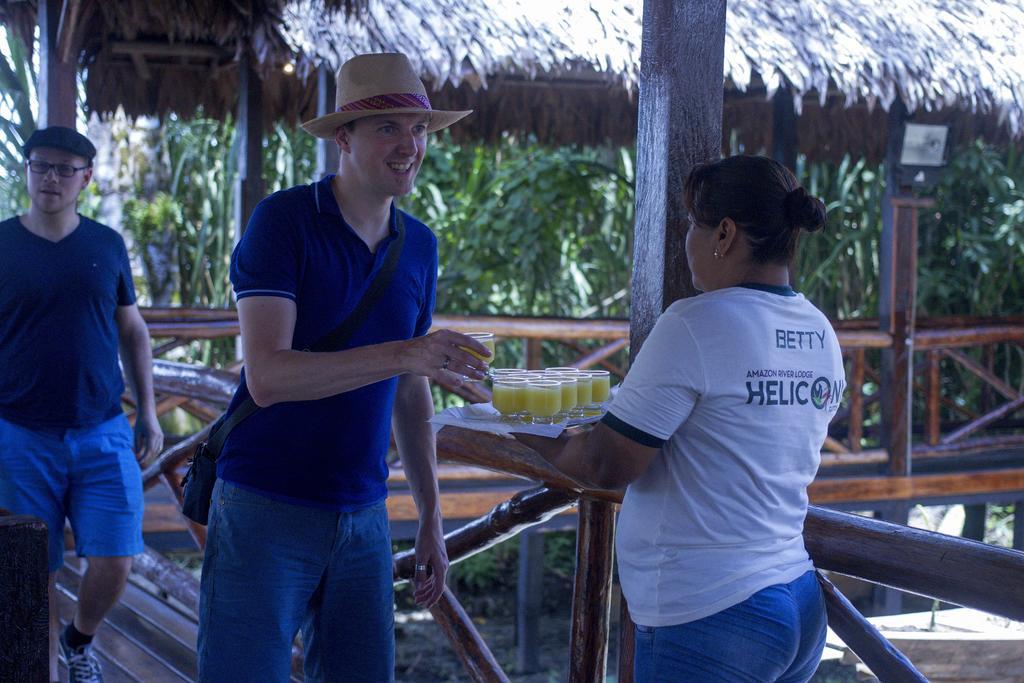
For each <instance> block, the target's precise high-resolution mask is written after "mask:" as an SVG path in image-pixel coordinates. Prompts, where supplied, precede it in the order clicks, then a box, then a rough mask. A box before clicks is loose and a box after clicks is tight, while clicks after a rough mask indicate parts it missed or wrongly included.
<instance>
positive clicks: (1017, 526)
mask: <svg viewBox="0 0 1024 683" xmlns="http://www.w3.org/2000/svg"><path fill="white" fill-rule="evenodd" d="M1013 548H1014V550H1024V498H1022V499H1021V500H1018V501H1016V502H1015V503H1014V504H1013Z"/></svg>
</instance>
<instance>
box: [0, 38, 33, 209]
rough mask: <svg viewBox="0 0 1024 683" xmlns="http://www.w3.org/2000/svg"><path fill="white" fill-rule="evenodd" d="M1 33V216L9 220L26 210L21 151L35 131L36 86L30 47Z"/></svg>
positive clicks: (18, 39)
mask: <svg viewBox="0 0 1024 683" xmlns="http://www.w3.org/2000/svg"><path fill="white" fill-rule="evenodd" d="M0 33H2V35H0V48H6V49H3V50H0V52H2V54H0V213H2V215H3V216H12V215H15V214H18V213H21V212H23V211H24V210H25V208H26V207H27V206H28V195H27V193H26V191H25V181H24V173H25V170H24V165H23V160H24V155H23V154H22V152H21V149H22V146H23V145H24V144H25V141H26V140H28V137H29V136H30V135H31V134H32V131H34V130H35V128H36V121H35V114H34V113H33V111H32V102H34V101H35V96H36V95H35V93H36V83H35V74H34V73H33V71H32V51H31V50H30V49H29V46H26V45H25V43H24V42H23V41H22V40H21V39H20V38H19V37H18V36H17V35H16V34H14V33H10V32H8V31H7V29H6V28H5V27H0Z"/></svg>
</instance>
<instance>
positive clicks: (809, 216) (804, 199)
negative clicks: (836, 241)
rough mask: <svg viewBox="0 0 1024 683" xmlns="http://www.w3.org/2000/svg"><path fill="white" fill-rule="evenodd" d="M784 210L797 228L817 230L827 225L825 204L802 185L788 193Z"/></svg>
mask: <svg viewBox="0 0 1024 683" xmlns="http://www.w3.org/2000/svg"><path fill="white" fill-rule="evenodd" d="M782 210H783V212H784V213H785V215H786V220H787V221H789V223H790V224H791V225H792V226H793V227H795V228H800V229H802V230H806V231H807V232H815V231H818V230H821V229H822V228H823V227H825V204H824V203H822V201H821V200H820V199H817V198H815V197H812V196H811V195H809V194H807V190H805V189H804V188H802V187H798V188H796V189H795V190H790V191H789V192H788V193H787V194H786V198H785V199H784V200H783V201H782Z"/></svg>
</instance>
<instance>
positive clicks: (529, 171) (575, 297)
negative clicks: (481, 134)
mask: <svg viewBox="0 0 1024 683" xmlns="http://www.w3.org/2000/svg"><path fill="white" fill-rule="evenodd" d="M633 183H634V178H633V158H632V155H631V153H630V152H628V151H626V150H624V149H620V150H610V149H580V148H569V147H559V148H554V149H548V148H543V147H541V146H539V145H538V144H537V143H536V142H533V141H525V142H519V141H515V140H513V139H511V138H504V139H503V140H502V141H501V143H500V144H499V145H497V146H495V147H483V146H463V145H457V144H454V143H452V142H451V140H450V138H449V137H448V136H447V135H442V136H439V138H438V139H437V141H436V142H434V144H433V146H432V148H431V149H430V150H429V151H428V153H427V156H426V159H425V161H424V164H423V168H422V169H421V171H420V176H419V179H418V180H417V189H416V192H415V193H414V194H413V195H412V196H411V197H409V198H408V199H407V200H404V201H403V204H404V205H405V206H406V208H408V210H409V211H410V212H411V213H413V214H414V215H416V216H418V217H420V218H421V219H423V220H424V221H425V222H426V223H427V224H428V225H430V226H431V227H432V228H433V229H434V231H435V232H436V233H437V235H438V241H439V247H438V249H439V257H440V268H439V271H440V272H439V276H438V300H437V309H438V310H439V311H445V312H458V313H475V314H504V315H510V314H515V315H554V316H593V315H595V314H596V315H599V316H625V315H627V309H626V299H625V297H623V296H622V295H621V294H620V295H619V298H615V295H616V294H617V293H620V292H621V293H624V292H625V291H626V289H627V287H628V285H629V278H630V265H629V263H630V253H631V249H630V245H631V237H632V234H631V233H632V229H631V228H632V224H633V206H634V199H633ZM605 300H607V301H605Z"/></svg>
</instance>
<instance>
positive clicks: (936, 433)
mask: <svg viewBox="0 0 1024 683" xmlns="http://www.w3.org/2000/svg"><path fill="white" fill-rule="evenodd" d="M925 356H926V358H927V359H928V360H927V362H928V390H927V391H926V392H925V401H926V403H927V408H926V410H925V420H926V423H925V441H927V442H928V445H929V446H938V445H939V439H940V437H941V436H942V419H941V418H942V415H941V413H940V410H939V406H940V405H941V403H942V401H941V399H942V376H941V374H940V370H941V367H940V366H939V360H940V359H941V352H940V351H939V350H938V349H929V350H928V351H927V353H926V354H925ZM986 386H987V385H986Z"/></svg>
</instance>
